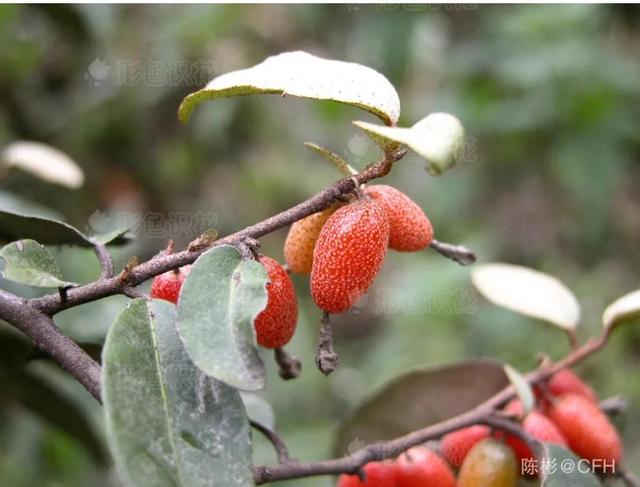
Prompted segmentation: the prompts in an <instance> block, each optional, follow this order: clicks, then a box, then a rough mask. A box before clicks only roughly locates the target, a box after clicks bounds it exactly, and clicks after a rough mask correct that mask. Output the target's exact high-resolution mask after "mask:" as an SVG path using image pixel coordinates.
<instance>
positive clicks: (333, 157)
mask: <svg viewBox="0 0 640 487" xmlns="http://www.w3.org/2000/svg"><path fill="white" fill-rule="evenodd" d="M304 145H305V147H306V148H307V149H309V150H311V151H313V152H315V153H317V154H320V155H321V156H322V157H324V158H325V159H326V160H327V161H329V162H330V163H331V164H333V165H334V166H335V167H336V168H337V169H338V171H340V173H341V174H342V175H343V176H346V177H351V176H354V175H355V174H358V171H356V170H355V169H354V168H353V167H351V166H350V165H349V163H347V161H345V160H344V159H343V158H342V157H340V156H339V155H338V154H336V153H334V152H331V151H330V150H329V149H325V148H324V147H320V146H319V145H317V144H314V143H313V142H305V143H304Z"/></svg>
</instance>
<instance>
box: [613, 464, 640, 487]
mask: <svg viewBox="0 0 640 487" xmlns="http://www.w3.org/2000/svg"><path fill="white" fill-rule="evenodd" d="M617 474H618V477H620V480H622V482H624V485H626V486H627V487H640V480H638V478H637V477H636V476H635V475H634V474H632V473H631V472H629V471H628V470H627V469H625V468H618V472H617Z"/></svg>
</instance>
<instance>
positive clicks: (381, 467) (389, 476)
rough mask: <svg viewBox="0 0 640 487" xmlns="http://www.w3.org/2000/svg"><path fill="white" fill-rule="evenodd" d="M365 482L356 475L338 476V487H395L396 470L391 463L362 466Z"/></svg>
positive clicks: (374, 463) (372, 463)
mask: <svg viewBox="0 0 640 487" xmlns="http://www.w3.org/2000/svg"><path fill="white" fill-rule="evenodd" d="M364 474H365V478H366V480H365V481H364V482H363V481H362V480H360V477H358V476H357V475H346V474H342V475H340V479H339V480H338V487H395V485H396V470H395V465H393V464H392V463H391V462H371V463H367V464H366V465H365V466H364Z"/></svg>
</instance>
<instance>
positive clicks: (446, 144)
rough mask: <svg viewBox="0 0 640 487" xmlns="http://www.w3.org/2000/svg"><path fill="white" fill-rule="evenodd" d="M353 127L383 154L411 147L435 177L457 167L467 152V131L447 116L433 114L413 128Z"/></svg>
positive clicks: (359, 125)
mask: <svg viewBox="0 0 640 487" xmlns="http://www.w3.org/2000/svg"><path fill="white" fill-rule="evenodd" d="M353 123H354V125H355V126H356V127H359V128H361V129H362V130H364V131H365V133H366V134H367V135H368V136H369V138H371V140H373V141H374V142H375V143H377V144H378V145H379V146H380V147H382V148H383V149H384V150H391V149H396V148H398V147H401V146H403V145H405V146H407V147H409V148H410V149H411V150H413V151H414V152H415V153H417V154H418V155H419V156H421V157H423V158H424V159H426V161H427V163H428V165H427V170H428V171H429V172H430V173H431V174H433V175H434V176H437V175H439V174H442V173H443V172H444V171H446V170H447V169H450V168H451V167H453V166H455V165H456V164H457V163H458V162H459V161H460V159H461V158H462V155H463V152H464V128H463V127H462V124H461V123H460V121H459V120H458V119H457V118H456V117H454V116H453V115H449V114H448V113H432V114H431V115H428V116H427V117H425V118H423V119H422V120H420V121H419V122H418V123H416V124H415V125H414V126H413V127H411V128H403V127H385V126H382V125H376V124H373V123H368V122H360V121H357V122H353Z"/></svg>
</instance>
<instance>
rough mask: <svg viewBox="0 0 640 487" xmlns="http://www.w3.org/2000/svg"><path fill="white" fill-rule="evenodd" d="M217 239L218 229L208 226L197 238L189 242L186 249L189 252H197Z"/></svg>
mask: <svg viewBox="0 0 640 487" xmlns="http://www.w3.org/2000/svg"><path fill="white" fill-rule="evenodd" d="M217 239H218V230H216V229H215V228H210V229H209V230H207V231H205V232H204V233H203V234H202V235H200V236H199V237H198V238H196V239H195V240H193V241H192V242H191V243H189V246H188V247H187V250H188V251H189V252H197V251H198V250H202V249H206V248H207V247H211V245H213V242H215V241H216V240H217Z"/></svg>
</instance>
